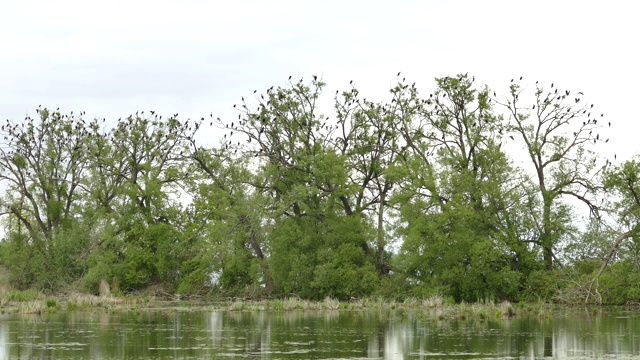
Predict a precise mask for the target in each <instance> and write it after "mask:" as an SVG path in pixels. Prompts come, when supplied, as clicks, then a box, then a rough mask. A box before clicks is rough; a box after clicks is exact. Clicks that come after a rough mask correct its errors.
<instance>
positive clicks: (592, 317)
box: [0, 309, 640, 359]
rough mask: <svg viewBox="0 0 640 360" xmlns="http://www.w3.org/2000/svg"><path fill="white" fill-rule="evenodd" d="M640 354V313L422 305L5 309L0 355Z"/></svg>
mask: <svg viewBox="0 0 640 360" xmlns="http://www.w3.org/2000/svg"><path fill="white" fill-rule="evenodd" d="M203 358H206V359H229V358H247V359H543V358H552V359H606V358H616V359H640V312H638V311H625V310H622V309H589V310H587V309H572V310H570V311H568V310H567V311H564V312H558V313H556V314H551V315H550V316H547V317H544V318H539V317H525V316H516V317H514V318H510V319H506V318H500V319H498V318H495V319H491V318H488V319H485V320H477V319H466V320H437V319H432V318H430V317H429V316H427V315H426V313H424V312H423V311H421V310H406V309H396V310H360V311H345V310H332V311H328V310H323V311H291V312H228V311H193V310H192V311H176V310H156V311H148V310H135V311H115V312H109V311H104V310H94V311H90V312H89V311H87V312H58V313H53V314H42V315H20V314H11V315H0V359H203Z"/></svg>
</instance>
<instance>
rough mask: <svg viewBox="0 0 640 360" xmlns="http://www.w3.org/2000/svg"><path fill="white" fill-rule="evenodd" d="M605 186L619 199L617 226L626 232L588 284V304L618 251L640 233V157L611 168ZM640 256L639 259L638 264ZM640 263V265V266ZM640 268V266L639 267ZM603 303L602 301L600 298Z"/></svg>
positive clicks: (616, 208)
mask: <svg viewBox="0 0 640 360" xmlns="http://www.w3.org/2000/svg"><path fill="white" fill-rule="evenodd" d="M604 187H605V188H606V189H607V191H608V193H609V195H611V196H612V197H613V199H615V200H614V201H613V204H612V210H613V212H614V214H615V220H616V223H618V224H619V225H620V226H621V227H622V228H623V229H624V230H623V231H622V232H621V233H619V234H618V236H616V239H615V240H614V242H613V245H612V246H611V249H610V250H609V252H608V253H607V255H606V257H605V258H604V260H603V261H602V265H601V266H600V269H599V270H598V272H597V273H596V275H595V276H594V277H593V279H591V281H589V282H588V283H587V287H588V289H587V295H586V297H585V303H588V301H589V297H590V296H591V294H592V289H593V285H594V283H596V282H597V281H598V278H599V277H600V275H602V272H603V271H604V270H605V269H606V268H607V266H608V265H609V264H610V263H611V261H612V260H613V258H614V256H615V255H616V252H617V251H618V249H619V248H620V246H621V244H622V242H623V241H624V240H626V239H634V240H637V239H638V235H639V234H640V158H638V156H636V157H635V158H634V159H632V160H630V161H626V162H625V163H623V164H621V165H619V166H614V167H612V168H610V169H607V170H606V172H605V173H604ZM635 248H636V251H635V252H636V253H640V247H638V246H637V244H636V246H635ZM638 259H639V257H637V256H636V259H635V260H636V262H637V261H638ZM636 264H638V263H636ZM636 268H638V265H636ZM634 290H635V291H636V293H637V292H640V289H637V287H635V286H634ZM595 292H596V294H598V295H600V293H599V292H598V288H597V286H596V289H595ZM599 301H600V302H602V298H601V297H600V299H599Z"/></svg>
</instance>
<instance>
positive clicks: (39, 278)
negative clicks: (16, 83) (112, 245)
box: [0, 108, 97, 289]
mask: <svg viewBox="0 0 640 360" xmlns="http://www.w3.org/2000/svg"><path fill="white" fill-rule="evenodd" d="M36 112H37V114H38V118H36V119H33V118H31V117H28V116H27V117H26V118H25V120H24V122H22V123H15V122H13V121H10V120H7V122H6V124H4V125H2V127H1V131H2V133H3V138H4V140H5V143H4V144H3V146H1V147H0V180H1V181H2V182H3V183H4V184H5V186H6V194H5V196H4V197H3V198H2V201H1V202H2V214H4V215H9V218H10V220H9V222H8V225H9V228H8V233H9V237H10V239H12V241H17V242H20V243H22V244H16V246H18V247H19V248H20V249H22V251H25V252H26V253H24V254H25V255H24V256H25V257H23V258H22V259H23V261H25V262H18V261H11V263H12V265H15V266H21V264H27V263H28V264H29V268H23V271H19V272H17V274H19V275H20V276H22V279H21V280H20V282H21V283H22V284H24V285H31V284H30V282H37V283H38V284H39V285H40V286H42V287H45V288H49V289H50V288H53V287H55V286H56V285H57V283H59V282H61V281H63V280H62V279H61V278H60V276H63V277H64V276H66V275H68V274H75V273H79V272H82V271H83V265H82V264H80V263H79V262H78V261H76V259H75V257H74V255H79V254H81V253H82V252H83V251H84V249H85V246H86V241H87V237H77V238H76V243H75V244H72V243H69V242H68V241H66V240H67V238H66V235H63V234H64V233H65V232H69V231H75V230H72V229H74V228H75V227H77V226H80V225H82V222H83V221H89V220H90V219H80V218H78V217H77V216H76V214H77V208H78V206H79V205H80V204H82V203H83V201H84V199H85V197H86V189H84V188H83V186H82V182H83V180H84V176H85V174H86V168H87V165H88V163H89V157H88V156H87V154H88V152H89V150H90V149H91V148H92V146H93V143H94V141H95V140H96V135H95V134H94V133H93V132H92V131H91V129H92V128H94V127H96V126H97V120H93V121H90V122H86V121H85V120H84V119H83V118H82V114H80V115H79V116H75V115H74V114H73V112H72V113H71V114H70V115H62V114H60V112H59V111H50V110H48V109H41V108H38V109H37V110H36ZM14 220H15V221H14ZM81 233H82V232H81ZM67 235H68V234H67ZM61 246H64V249H65V250H64V251H62V250H60V247H61ZM18 247H16V248H14V249H17V248H18ZM56 254H57V255H59V256H55V255H56ZM15 255H16V256H22V255H20V254H17V253H16V254H15ZM71 259H73V260H71ZM56 262H58V263H59V265H60V264H64V265H65V266H66V267H67V270H65V271H59V270H61V269H60V268H56V267H55V266H54V264H55V263H56Z"/></svg>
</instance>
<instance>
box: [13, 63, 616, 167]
mask: <svg viewBox="0 0 640 360" xmlns="http://www.w3.org/2000/svg"><path fill="white" fill-rule="evenodd" d="M400 76H401V72H398V74H397V77H398V80H399V91H402V90H406V89H408V88H409V86H411V88H415V83H413V84H411V85H409V84H406V83H405V82H406V78H402V79H400ZM292 78H293V77H292V76H289V78H288V80H289V82H290V84H291V89H283V88H278V89H274V87H273V86H271V87H269V88H268V89H267V90H266V96H265V94H259V95H258V90H254V91H253V94H254V96H255V98H256V99H257V100H258V106H257V107H256V108H255V112H254V111H250V110H249V107H248V106H247V103H246V101H245V98H244V97H241V104H240V105H237V104H234V105H233V108H234V109H237V110H239V112H240V113H239V114H238V119H237V121H236V120H234V121H231V122H230V123H224V122H223V121H222V120H221V119H220V118H219V117H217V118H215V119H214V116H213V113H211V114H210V117H211V119H210V121H208V123H209V126H210V127H218V128H222V129H224V130H226V131H225V133H224V135H223V138H222V148H223V149H225V150H229V149H233V154H237V152H238V150H239V149H241V150H247V151H253V152H254V153H255V156H259V155H261V154H265V153H267V152H269V151H270V150H273V149H270V148H269V146H272V145H273V143H272V142H269V141H264V138H263V134H264V133H265V132H266V131H268V132H269V136H270V137H273V136H285V137H286V136H292V134H285V133H283V132H282V131H286V130H287V129H284V128H283V126H284V125H285V124H284V123H283V122H282V121H285V122H287V121H288V122H291V121H293V120H292V118H294V120H295V118H296V116H299V115H300V114H295V113H294V112H295V111H297V109H293V108H289V107H288V106H289V100H290V97H291V96H292V95H296V94H297V95H300V94H301V93H302V92H303V91H306V90H308V89H309V87H305V85H304V83H303V78H300V79H299V80H298V81H297V83H294V82H292ZM453 79H454V78H453V77H451V78H450V77H445V78H443V79H442V84H444V85H443V86H445V87H446V86H447V84H448V83H449V82H450V80H453ZM522 79H523V77H522V76H521V77H520V78H519V79H518V80H519V81H522ZM456 80H457V81H456V82H455V84H461V83H462V82H463V81H468V80H470V83H473V82H474V81H475V77H471V78H470V79H469V78H468V75H466V74H465V75H460V76H459V77H458V78H457V79H456ZM519 81H517V80H516V79H511V84H512V85H511V89H512V93H511V97H509V96H505V97H504V99H503V100H501V99H499V98H498V96H497V94H496V93H495V92H493V95H494V96H493V98H492V99H489V101H494V102H495V103H498V104H502V105H505V106H506V107H507V108H509V109H510V110H511V111H512V115H514V116H515V117H517V115H518V114H519V113H520V112H521V111H525V110H526V109H528V112H529V113H535V112H536V111H537V114H538V115H540V114H542V112H544V111H549V113H552V112H553V111H556V113H554V114H553V119H554V120H555V121H556V123H552V125H553V126H556V125H559V124H560V123H562V124H564V123H568V122H569V120H572V119H573V118H576V117H580V118H583V119H584V118H586V119H584V120H583V121H582V126H579V128H578V129H576V130H575V131H573V135H574V140H576V139H583V138H587V139H588V140H589V141H592V142H593V143H597V142H599V141H603V142H604V143H608V142H609V139H608V138H607V139H603V138H602V137H601V136H600V134H599V133H597V132H595V133H594V130H597V129H598V128H599V127H601V126H602V124H603V123H602V121H601V119H602V118H603V117H604V114H600V118H596V117H594V116H592V109H593V107H594V105H593V104H591V105H589V106H586V105H584V106H581V98H580V96H583V95H584V93H582V92H578V93H577V96H575V97H570V95H571V92H570V91H569V90H564V91H560V89H558V88H557V87H555V84H553V83H551V85H550V90H548V92H547V93H546V94H545V96H544V97H538V99H537V102H536V103H534V104H533V105H530V106H529V107H528V108H526V109H525V108H523V107H520V106H518V105H517V104H518V101H519V100H520V99H519V95H520V92H519V91H518V90H519V86H520V85H519ZM313 82H314V83H315V84H317V82H318V77H317V76H316V75H314V76H313ZM452 83H453V82H452ZM349 84H350V85H351V86H352V89H351V91H348V92H344V93H343V100H344V101H343V104H342V106H351V105H354V104H357V105H358V106H368V107H369V108H374V107H375V106H377V105H375V104H374V103H373V102H371V101H367V99H366V98H365V99H363V100H362V102H361V100H360V99H359V98H358V92H357V90H356V89H355V87H353V84H354V82H353V80H351V81H349ZM535 86H536V88H538V86H539V83H538V81H536V82H535ZM441 87H442V86H441ZM305 89H306V90H305ZM296 90H298V92H296ZM454 90H455V89H454ZM339 95H340V92H339V91H336V99H338V98H339ZM447 96H448V97H449V100H450V101H454V99H453V98H452V97H453V96H456V95H455V94H454V93H449V92H448V91H443V90H442V89H441V90H440V91H438V92H436V93H432V94H430V95H429V97H428V98H426V99H421V100H419V102H418V104H417V105H418V109H419V110H424V109H425V108H426V107H427V106H431V110H430V111H429V112H428V115H429V116H436V117H437V116H445V115H446V114H445V112H446V111H447V109H446V108H445V106H446V105H443V103H444V101H445V100H444V99H446V98H447ZM303 100H304V99H303ZM565 100H570V101H571V102H572V104H571V105H572V106H570V105H569V104H568V103H567V102H565ZM396 101H397V98H396V97H395V96H394V98H393V99H392V101H391V104H385V105H380V106H381V109H380V110H381V112H382V114H386V113H387V111H392V109H390V107H391V106H394V105H397V103H395V102H396ZM394 103H395V104H394ZM556 104H561V106H560V108H559V109H562V111H564V113H560V112H559V110H553V109H552V106H553V105H556ZM292 107H295V105H292ZM39 110H40V107H39ZM149 113H150V114H151V116H150V118H153V119H154V120H157V121H162V116H161V115H158V114H156V113H155V111H150V112H149ZM54 114H59V108H58V109H56V112H55V113H54ZM83 115H84V112H81V113H80V116H79V117H77V118H74V115H73V112H71V113H70V115H62V118H66V119H72V118H73V119H77V121H79V122H82V125H84V120H83V119H82V116H83ZM243 115H244V116H243ZM313 116H314V115H312V119H311V120H308V119H307V120H299V121H298V124H297V125H296V126H301V127H302V128H304V129H303V131H306V132H309V131H318V130H324V131H325V132H327V133H331V132H333V131H336V130H337V129H339V128H340V127H342V130H343V134H342V135H344V136H345V139H343V140H344V144H345V145H346V142H347V141H349V139H347V135H349V134H348V129H346V128H348V125H346V124H345V118H344V117H340V116H338V120H337V123H336V124H329V123H328V120H329V117H324V118H320V119H319V120H320V121H317V119H313ZM177 117H178V114H177V113H176V114H173V116H172V118H173V119H177ZM135 119H147V118H146V117H145V112H144V111H141V112H136V113H135V117H133V115H132V116H130V117H128V118H126V119H124V120H123V119H118V125H117V126H116V127H115V128H114V130H113V131H114V134H116V135H118V134H119V133H121V132H131V131H133V127H134V125H135V124H134V122H135V121H134V120H135ZM285 119H286V120H285ZM31 121H33V120H31ZM540 121H541V122H542V121H543V120H542V118H540ZM545 121H546V120H545ZM102 122H103V123H104V122H105V119H104V118H103V119H102ZM312 122H313V123H312ZM204 123H205V118H204V117H202V118H201V119H200V121H199V122H198V121H195V122H192V123H190V122H189V121H188V120H187V121H185V122H184V123H181V126H178V127H175V128H173V129H170V132H168V133H165V134H164V136H165V137H166V138H167V139H168V138H169V137H170V136H176V134H177V133H184V134H185V135H183V136H184V138H185V139H186V140H188V141H191V142H192V143H194V142H195V133H196V132H197V131H198V129H199V128H200V126H201V124H204ZM476 124H477V122H475V121H474V123H473V126H476ZM606 125H608V126H609V127H610V126H611V122H607V123H606ZM79 126H80V125H79ZM402 126H403V127H402V128H401V129H400V130H401V131H408V129H407V128H406V127H404V126H405V125H402ZM345 129H346V130H345ZM0 130H1V131H2V132H3V133H4V134H3V138H4V140H5V141H6V142H5V145H8V146H9V147H11V146H12V145H14V144H15V142H16V140H17V139H18V138H19V137H20V134H22V133H24V132H25V130H24V123H12V122H10V121H9V120H7V122H6V124H4V125H2V126H1V127H0ZM421 130H422V129H418V131H421ZM81 131H82V132H81V133H80V134H79V135H86V133H87V132H88V130H87V129H86V128H84V127H83V129H82V130H81ZM172 131H173V132H175V133H176V134H171V132H172ZM278 132H280V134H277V133H278ZM239 133H242V134H243V135H245V136H246V140H245V141H246V143H247V145H246V146H247V147H246V148H244V149H243V146H245V145H243V141H242V140H232V137H233V136H234V134H239ZM499 134H500V136H504V135H506V136H507V137H508V138H509V139H511V140H515V137H514V135H513V134H505V133H504V128H502V127H501V128H499ZM105 135H106V133H105ZM442 135H443V140H444V136H445V134H444V132H443V134H442ZM40 136H42V134H40ZM236 137H237V135H236ZM351 140H355V139H351ZM360 140H362V139H360ZM252 143H258V145H257V148H258V150H250V147H249V146H250V145H252ZM615 158H616V155H614V159H615ZM608 164H610V161H609V160H607V165H608Z"/></svg>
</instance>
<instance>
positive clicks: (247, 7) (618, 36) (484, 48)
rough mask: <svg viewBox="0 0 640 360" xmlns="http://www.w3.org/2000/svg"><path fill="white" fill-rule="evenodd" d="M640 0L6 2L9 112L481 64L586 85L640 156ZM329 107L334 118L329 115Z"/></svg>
mask: <svg viewBox="0 0 640 360" xmlns="http://www.w3.org/2000/svg"><path fill="white" fill-rule="evenodd" d="M637 15H638V12H637V11H636V8H635V6H634V5H633V2H631V1H606V2H605V1H598V2H590V1H562V2H560V1H538V0H536V1H347V0H342V1H313V2H312V1H266V0H265V1H135V0H127V1H119V0H116V1H101V2H96V1H88V0H82V1H75V0H57V1H29V0H27V1H9V0H7V1H5V0H2V3H1V4H0V118H2V119H7V118H9V119H13V120H20V119H22V118H24V116H25V115H26V114H29V115H32V116H33V115H35V111H34V110H35V108H36V107H37V106H38V105H39V104H42V106H43V107H49V108H57V107H60V110H61V112H63V113H68V112H69V111H76V112H77V111H81V110H84V111H86V113H87V116H89V117H106V118H107V119H109V121H115V119H117V118H119V117H124V116H127V115H129V114H131V113H134V112H135V111H136V110H155V111H157V112H160V113H163V114H166V115H170V114H174V113H178V114H179V116H180V118H192V119H195V118H200V117H202V116H208V114H209V113H211V112H213V114H214V115H215V116H221V117H223V118H228V119H230V120H231V119H233V118H235V117H237V113H235V112H234V110H233V104H234V103H237V102H238V101H239V99H240V97H241V96H245V97H250V96H252V93H253V90H255V89H258V90H259V91H264V90H265V89H266V88H268V87H269V86H271V85H276V86H278V85H285V84H286V81H287V78H288V77H289V75H293V76H294V78H297V77H299V76H302V77H306V78H309V77H310V76H311V75H313V74H317V75H319V76H321V77H322V78H323V79H324V80H325V81H326V82H327V83H328V86H327V90H326V93H325V94H326V96H327V98H328V99H329V100H330V98H331V97H332V95H333V93H335V90H338V89H340V90H345V89H348V88H349V81H350V80H354V83H355V84H356V86H357V87H358V88H359V89H360V91H361V93H362V95H363V96H364V97H369V98H378V99H379V100H382V98H383V97H384V96H386V94H387V92H388V89H389V88H390V87H391V86H393V85H394V84H395V81H396V74H397V72H398V71H402V74H403V77H406V78H407V81H410V82H413V81H415V82H417V86H418V88H419V89H423V90H422V92H423V94H424V93H427V94H428V93H429V92H430V91H432V90H433V89H434V81H433V78H434V77H443V76H447V75H455V74H458V73H466V72H468V73H469V74H470V75H474V76H475V77H476V80H477V81H479V82H481V83H486V84H487V85H489V86H490V87H491V88H492V89H495V90H496V91H497V92H498V93H500V92H502V93H506V91H507V90H508V86H509V81H510V79H511V78H514V77H516V78H517V77H520V76H524V81H523V83H524V84H527V81H529V84H531V85H533V83H534V82H535V80H539V81H541V82H544V83H551V82H554V83H555V84H556V85H557V86H560V87H561V88H566V89H570V90H573V91H574V92H578V91H581V92H583V93H584V94H585V97H584V100H585V101H587V102H590V103H591V102H593V103H595V104H596V106H597V108H598V109H599V111H601V112H603V113H604V114H605V116H606V118H607V119H608V120H609V121H611V122H612V123H613V126H612V128H611V131H610V133H609V134H607V135H606V136H607V137H610V138H611V141H610V142H609V143H608V144H607V145H608V148H607V149H603V150H602V152H603V153H605V154H609V155H610V154H613V153H617V154H618V161H620V160H621V159H628V158H630V156H631V155H632V154H637V153H640V145H638V144H639V143H640V141H638V134H640V125H639V124H640V116H639V114H638V111H637V109H635V105H636V104H638V99H639V93H638V90H637V89H638V88H639V85H640V71H639V70H638V66H639V64H640V55H639V54H640V50H639V49H638V45H639V41H638V36H639V35H640V21H638V20H637ZM328 115H331V114H330V113H329V114H328Z"/></svg>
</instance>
